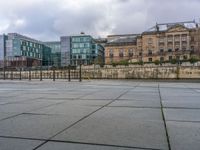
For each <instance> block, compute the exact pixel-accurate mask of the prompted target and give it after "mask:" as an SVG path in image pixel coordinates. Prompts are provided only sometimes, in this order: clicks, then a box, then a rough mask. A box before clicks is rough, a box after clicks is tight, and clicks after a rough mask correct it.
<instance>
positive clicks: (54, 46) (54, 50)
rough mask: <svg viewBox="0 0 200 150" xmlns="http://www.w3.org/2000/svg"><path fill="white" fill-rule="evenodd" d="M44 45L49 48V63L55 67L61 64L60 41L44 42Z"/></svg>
mask: <svg viewBox="0 0 200 150" xmlns="http://www.w3.org/2000/svg"><path fill="white" fill-rule="evenodd" d="M45 45H47V46H48V47H50V48H51V61H52V62H51V65H52V66H55V67H60V66H61V43H60V42H45Z"/></svg>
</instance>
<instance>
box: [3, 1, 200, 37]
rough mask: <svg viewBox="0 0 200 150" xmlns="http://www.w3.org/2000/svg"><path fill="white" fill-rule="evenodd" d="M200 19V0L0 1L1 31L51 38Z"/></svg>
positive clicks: (103, 34) (100, 34) (123, 31)
mask: <svg viewBox="0 0 200 150" xmlns="http://www.w3.org/2000/svg"><path fill="white" fill-rule="evenodd" d="M199 18H200V0H0V34H2V33H9V32H18V33H21V34H24V35H27V36H31V37H33V38H36V39H39V40H43V41H47V40H58V39H59V37H60V36H61V35H72V34H78V33H80V32H81V31H84V32H85V33H87V34H91V35H92V36H94V37H106V36H107V35H108V34H128V33H141V32H142V31H144V30H146V29H148V28H150V27H151V26H153V25H155V23H156V22H158V23H163V22H177V21H188V20H194V19H195V20H196V21H198V22H199Z"/></svg>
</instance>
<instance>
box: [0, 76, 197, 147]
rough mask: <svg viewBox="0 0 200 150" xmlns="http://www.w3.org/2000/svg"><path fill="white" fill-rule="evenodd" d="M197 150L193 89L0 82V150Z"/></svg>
mask: <svg viewBox="0 0 200 150" xmlns="http://www.w3.org/2000/svg"><path fill="white" fill-rule="evenodd" d="M199 148H200V84H199V83H183V82H161V81H160V82H158V81H156V82H153V81H151V82H147V81H146V82H143V81H134V80H133V81H132V80H94V81H83V82H81V83H80V82H76V81H73V82H66V81H61V80H59V81H56V82H53V81H50V80H45V81H42V82H39V81H30V82H29V81H2V80H1V81H0V150H36V149H37V150H143V149H144V150H152V149H153V150H168V149H172V150H199Z"/></svg>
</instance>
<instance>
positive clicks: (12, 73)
mask: <svg viewBox="0 0 200 150" xmlns="http://www.w3.org/2000/svg"><path fill="white" fill-rule="evenodd" d="M10 76H11V80H13V70H11V75H10Z"/></svg>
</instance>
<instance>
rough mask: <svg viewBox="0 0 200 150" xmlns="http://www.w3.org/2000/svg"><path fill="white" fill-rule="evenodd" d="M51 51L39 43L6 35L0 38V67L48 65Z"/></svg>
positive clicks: (14, 35) (9, 34) (20, 36)
mask: <svg viewBox="0 0 200 150" xmlns="http://www.w3.org/2000/svg"><path fill="white" fill-rule="evenodd" d="M49 55H51V49H50V48H49V47H48V46H46V45H44V43H42V42H41V41H38V40H35V39H32V38H29V37H26V36H23V35H20V34H18V33H8V34H7V35H1V36H0V62H1V67H2V66H4V67H7V68H9V67H12V68H18V67H24V68H25V67H33V66H40V65H46V64H49V62H48V61H51V60H50V58H49Z"/></svg>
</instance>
